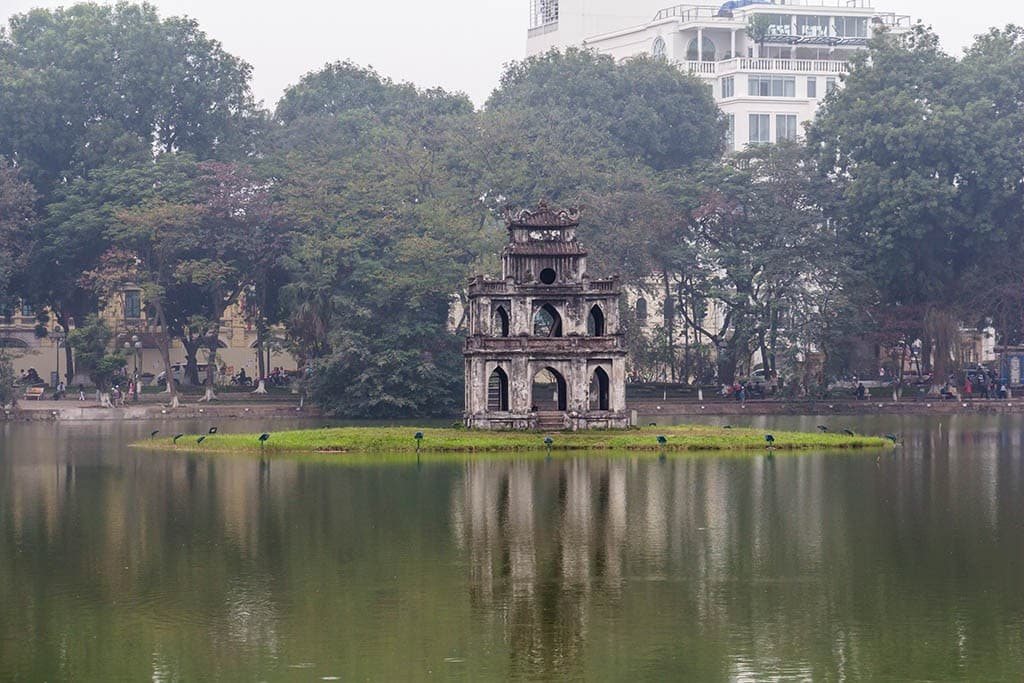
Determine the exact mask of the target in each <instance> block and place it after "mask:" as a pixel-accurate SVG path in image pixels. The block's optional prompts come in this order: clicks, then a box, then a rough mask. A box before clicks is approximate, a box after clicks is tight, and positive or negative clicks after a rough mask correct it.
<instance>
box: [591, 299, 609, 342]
mask: <svg viewBox="0 0 1024 683" xmlns="http://www.w3.org/2000/svg"><path fill="white" fill-rule="evenodd" d="M587 334H588V335H589V336H591V337H603V336H604V335H605V323H604V312H603V311H602V310H601V307H600V306H598V305H597V304H594V305H593V306H591V307H590V314H589V315H587Z"/></svg>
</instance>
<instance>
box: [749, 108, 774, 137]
mask: <svg viewBox="0 0 1024 683" xmlns="http://www.w3.org/2000/svg"><path fill="white" fill-rule="evenodd" d="M771 121H772V117H771V114H751V115H750V144H752V145H763V144H766V143H769V142H771V141H772V134H771V130H770V128H771Z"/></svg>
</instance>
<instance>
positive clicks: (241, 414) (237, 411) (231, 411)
mask: <svg viewBox="0 0 1024 683" xmlns="http://www.w3.org/2000/svg"><path fill="white" fill-rule="evenodd" d="M200 417H210V418H218V419H230V418H238V419H260V420H264V419H273V418H290V419H295V418H305V417H308V418H317V417H321V413H320V410H319V409H318V408H317V407H316V406H311V405H306V406H303V408H302V410H301V411H300V410H298V406H297V405H296V404H294V403H292V404H288V403H273V404H266V403H255V402H254V403H252V404H249V405H246V404H226V405H217V404H213V405H206V404H201V405H196V404H194V403H190V404H187V405H181V406H179V407H177V408H173V409H172V408H167V407H165V406H161V405H152V404H148V405H147V404H141V405H128V406H125V407H123V408H101V407H99V406H95V405H89V406H81V405H76V404H75V403H74V402H72V401H51V402H48V401H43V402H40V403H39V404H38V405H37V404H33V405H31V406H28V407H26V406H24V405H22V404H19V405H18V406H17V407H16V408H15V409H14V410H11V411H7V419H9V420H19V421H47V420H60V421H82V420H188V419H194V418H200Z"/></svg>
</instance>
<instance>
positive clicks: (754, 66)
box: [679, 57, 850, 76]
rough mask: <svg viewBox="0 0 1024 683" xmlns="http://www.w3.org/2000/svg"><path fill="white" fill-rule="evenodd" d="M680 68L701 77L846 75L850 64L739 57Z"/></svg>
mask: <svg viewBox="0 0 1024 683" xmlns="http://www.w3.org/2000/svg"><path fill="white" fill-rule="evenodd" d="M679 65H680V67H681V68H683V69H686V70H687V71H689V72H690V73H695V74H698V75H701V76H721V75H724V74H731V73H736V72H740V71H743V72H748V71H749V72H753V73H807V74H845V73H846V72H847V71H849V70H850V65H849V63H847V62H845V61H843V60H835V59H754V58H751V57H737V58H736V59H725V60H722V61H720V62H696V61H686V62H680V63H679Z"/></svg>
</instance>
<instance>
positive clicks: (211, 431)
mask: <svg viewBox="0 0 1024 683" xmlns="http://www.w3.org/2000/svg"><path fill="white" fill-rule="evenodd" d="M206 433H207V434H216V433H217V428H216V427H210V431H208V432H206Z"/></svg>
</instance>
